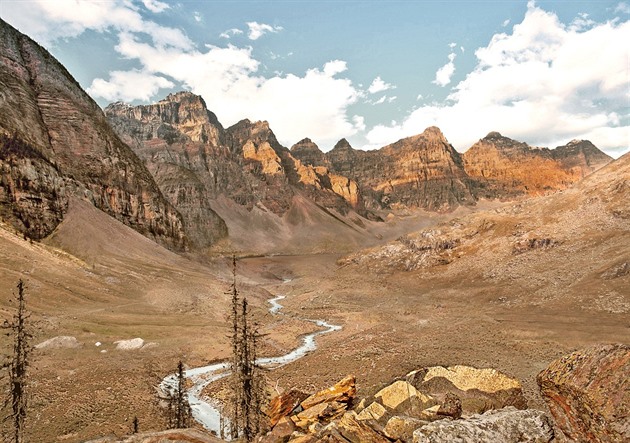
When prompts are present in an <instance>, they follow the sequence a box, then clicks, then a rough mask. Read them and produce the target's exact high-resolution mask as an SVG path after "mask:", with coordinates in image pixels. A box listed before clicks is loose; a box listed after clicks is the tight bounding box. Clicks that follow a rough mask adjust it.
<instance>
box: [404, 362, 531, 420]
mask: <svg viewBox="0 0 630 443" xmlns="http://www.w3.org/2000/svg"><path fill="white" fill-rule="evenodd" d="M407 382H409V383H410V384H411V385H413V386H414V387H415V388H416V389H417V390H418V391H420V392H424V393H428V394H430V395H431V397H433V398H435V399H436V400H437V401H438V403H440V404H444V407H443V409H442V410H443V412H444V415H449V414H448V413H446V412H447V410H450V411H451V413H452V414H454V415H458V414H461V415H462V416H464V417H466V416H470V415H472V414H481V413H484V412H486V411H488V410H491V409H501V408H504V407H506V406H514V407H516V408H518V409H525V408H527V400H526V399H525V397H524V396H523V389H522V387H521V383H520V382H519V381H518V380H516V379H514V378H511V377H508V376H507V375H505V374H503V373H501V372H499V371H497V370H495V369H489V368H488V369H477V368H473V367H470V366H450V367H443V366H433V367H429V368H423V369H420V370H417V371H413V372H410V373H409V374H407ZM447 394H450V395H449V396H448V397H449V398H448V401H447ZM455 397H457V398H459V399H460V401H461V404H459V402H457V401H456V400H455ZM446 403H448V405H446ZM460 408H461V412H460Z"/></svg>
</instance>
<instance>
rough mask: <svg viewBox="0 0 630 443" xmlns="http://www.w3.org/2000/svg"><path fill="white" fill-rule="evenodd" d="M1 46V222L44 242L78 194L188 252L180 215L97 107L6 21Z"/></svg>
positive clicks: (58, 66)
mask: <svg viewBox="0 0 630 443" xmlns="http://www.w3.org/2000/svg"><path fill="white" fill-rule="evenodd" d="M0 41H1V42H2V43H1V45H0V84H1V85H2V88H1V94H0V116H1V117H0V134H3V135H2V140H1V141H2V143H1V145H0V152H1V155H0V169H1V170H2V181H1V182H0V206H1V207H2V209H1V211H2V216H3V218H5V219H6V220H8V221H9V222H10V223H11V224H13V225H14V226H15V227H16V228H17V229H19V230H20V231H22V232H24V233H25V234H26V235H28V236H30V237H32V238H36V239H39V238H42V237H45V236H46V235H48V234H50V233H51V232H52V231H53V230H54V228H55V227H56V226H57V224H58V223H59V222H60V221H61V220H62V219H63V216H64V214H65V212H66V210H67V205H68V198H69V197H70V196H77V197H79V198H81V199H84V200H87V201H90V202H91V203H92V204H93V205H94V206H96V207H97V208H99V209H101V210H103V211H105V212H107V213H108V214H109V215H111V216H113V217H115V218H117V219H118V220H120V221H122V222H123V223H125V224H127V225H128V226H131V227H132V228H134V229H136V230H137V231H139V232H141V233H143V234H145V235H147V236H148V237H151V238H154V239H156V240H157V241H159V242H161V243H162V244H165V245H168V246H169V247H172V248H176V249H177V248H183V247H184V246H185V234H184V229H183V226H182V220H181V216H180V215H179V214H178V213H177V211H176V210H175V209H174V208H173V207H172V206H171V205H170V204H169V203H168V202H167V201H166V200H165V199H164V197H163V196H162V194H161V192H160V190H159V188H158V187H157V185H156V184H155V181H154V180H153V178H152V176H151V174H150V172H149V171H148V170H147V169H146V168H145V167H144V165H143V164H142V162H141V161H140V160H139V159H138V158H137V156H136V155H135V154H134V153H133V151H132V150H131V149H129V147H128V146H126V145H125V144H124V143H123V142H122V141H121V140H120V139H119V138H118V137H117V136H116V134H115V133H114V132H113V131H112V130H111V128H110V127H109V125H108V123H107V119H106V118H105V116H104V115H103V113H102V111H101V110H100V108H99V107H98V105H97V104H96V103H95V102H94V101H93V100H92V99H91V98H90V97H89V96H88V95H87V94H86V93H85V92H84V91H83V90H82V89H81V87H80V86H79V84H78V83H77V82H76V81H75V80H74V79H73V78H72V76H71V75H70V74H69V73H68V72H67V71H66V69H65V68H64V67H63V66H62V65H61V64H59V62H57V61H56V60H55V59H54V58H53V57H52V56H51V55H50V54H49V53H48V52H47V51H46V50H45V49H43V48H42V47H40V46H39V45H38V44H37V43H35V42H34V41H32V40H31V39H30V38H28V37H26V36H25V35H23V34H20V33H19V32H18V31H17V30H15V29H14V28H12V27H11V26H10V25H8V24H7V23H5V22H4V21H2V20H0Z"/></svg>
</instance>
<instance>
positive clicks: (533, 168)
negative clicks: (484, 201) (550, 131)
mask: <svg viewBox="0 0 630 443" xmlns="http://www.w3.org/2000/svg"><path fill="white" fill-rule="evenodd" d="M463 159H464V168H465V170H466V173H467V174H468V175H469V176H470V177H472V178H474V179H475V180H477V181H478V183H479V184H480V187H479V190H478V195H479V196H480V197H485V198H499V199H507V198H511V197H515V196H518V195H543V194H547V193H550V192H555V191H558V190H562V189H566V188H568V187H569V186H571V185H572V184H573V183H575V182H577V181H579V180H581V179H582V178H584V177H585V176H587V175H588V174H590V173H592V172H594V171H596V170H597V169H599V168H601V167H602V166H604V165H606V164H608V163H609V162H610V161H611V160H612V159H611V158H610V157H609V156H608V155H606V154H604V153H603V152H602V151H600V150H599V149H597V148H596V147H595V146H594V145H593V144H592V143H591V142H589V141H577V140H574V141H571V142H569V143H568V144H567V145H564V146H558V147H557V148H556V149H547V148H534V147H531V146H529V145H528V144H526V143H521V142H517V141H515V140H512V139H510V138H508V137H504V136H502V135H501V134H499V133H498V132H491V133H489V134H488V135H487V136H486V137H484V138H483V139H481V140H479V141H478V142H477V143H475V144H474V145H473V146H472V147H471V148H470V149H469V150H468V151H466V152H465V153H464V155H463Z"/></svg>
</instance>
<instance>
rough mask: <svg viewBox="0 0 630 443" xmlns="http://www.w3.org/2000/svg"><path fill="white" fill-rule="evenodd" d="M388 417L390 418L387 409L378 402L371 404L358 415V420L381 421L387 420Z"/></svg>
mask: <svg viewBox="0 0 630 443" xmlns="http://www.w3.org/2000/svg"><path fill="white" fill-rule="evenodd" d="M388 416H389V413H388V412H387V409H385V407H384V406H383V405H381V404H380V403H377V402H372V403H370V405H369V406H367V407H366V408H364V409H363V410H362V411H361V412H359V414H358V415H357V420H376V421H380V420H382V419H383V418H387V417H388Z"/></svg>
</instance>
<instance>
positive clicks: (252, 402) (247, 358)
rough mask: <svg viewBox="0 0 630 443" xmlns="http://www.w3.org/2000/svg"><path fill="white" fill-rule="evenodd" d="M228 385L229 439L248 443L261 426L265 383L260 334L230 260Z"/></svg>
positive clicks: (234, 261)
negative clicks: (230, 296)
mask: <svg viewBox="0 0 630 443" xmlns="http://www.w3.org/2000/svg"><path fill="white" fill-rule="evenodd" d="M230 293H231V295H232V306H231V315H230V317H231V323H232V336H231V344H232V368H231V369H232V375H231V377H232V383H230V387H231V391H232V392H231V398H230V400H231V401H230V405H229V417H230V436H231V438H232V439H237V438H239V437H242V438H243V439H244V440H245V441H247V442H251V441H253V439H254V437H255V436H256V435H257V434H258V433H259V432H260V430H261V428H262V424H263V413H262V405H263V402H264V398H265V382H264V380H265V379H264V374H263V370H262V368H261V367H260V366H259V365H258V364H257V363H256V358H257V347H258V339H259V337H260V334H259V333H258V328H257V325H256V324H255V323H253V322H252V321H251V312H250V309H249V304H248V301H247V297H242V298H241V297H240V296H239V292H238V290H237V288H236V258H235V257H233V258H232V285H231V287H230Z"/></svg>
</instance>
